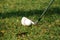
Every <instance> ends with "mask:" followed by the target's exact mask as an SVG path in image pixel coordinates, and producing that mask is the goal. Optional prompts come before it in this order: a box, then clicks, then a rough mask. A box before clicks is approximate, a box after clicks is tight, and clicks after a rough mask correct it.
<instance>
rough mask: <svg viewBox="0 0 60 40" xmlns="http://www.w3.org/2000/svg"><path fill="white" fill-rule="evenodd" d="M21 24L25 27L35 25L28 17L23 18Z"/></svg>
mask: <svg viewBox="0 0 60 40" xmlns="http://www.w3.org/2000/svg"><path fill="white" fill-rule="evenodd" d="M21 24H22V25H23V26H30V25H32V24H33V25H34V24H35V23H34V22H33V21H31V20H30V19H28V18H26V17H22V19H21Z"/></svg>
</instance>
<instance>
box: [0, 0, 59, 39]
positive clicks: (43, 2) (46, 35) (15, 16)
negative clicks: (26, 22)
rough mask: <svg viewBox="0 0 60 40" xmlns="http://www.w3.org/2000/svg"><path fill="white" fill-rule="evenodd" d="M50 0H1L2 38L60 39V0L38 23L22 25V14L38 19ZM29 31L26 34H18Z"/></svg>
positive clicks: (0, 29)
mask: <svg viewBox="0 0 60 40" xmlns="http://www.w3.org/2000/svg"><path fill="white" fill-rule="evenodd" d="M49 1H50V0H0V40H60V0H55V1H54V3H53V5H52V6H51V7H50V9H49V10H48V11H47V12H46V14H45V16H44V17H43V18H42V19H41V21H40V22H39V23H38V24H37V25H35V26H34V25H32V26H30V27H26V26H22V25H21V22H20V21H21V18H22V16H26V17H27V18H29V19H31V20H33V21H36V20H37V19H38V17H40V15H41V14H42V12H43V11H44V9H45V8H46V6H47V5H48V3H49ZM22 32H27V34H25V35H22V36H21V35H17V34H20V33H22Z"/></svg>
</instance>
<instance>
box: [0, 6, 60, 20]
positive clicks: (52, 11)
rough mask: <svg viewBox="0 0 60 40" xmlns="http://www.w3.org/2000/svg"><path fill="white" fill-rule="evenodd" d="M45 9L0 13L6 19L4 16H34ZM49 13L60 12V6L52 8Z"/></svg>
mask: <svg viewBox="0 0 60 40" xmlns="http://www.w3.org/2000/svg"><path fill="white" fill-rule="evenodd" d="M42 12H43V10H30V11H23V10H21V11H13V12H9V13H8V12H7V13H0V18H2V19H4V18H6V17H7V18H10V17H18V16H21V17H22V16H26V17H29V16H33V15H37V16H40V15H41V14H42ZM47 13H48V15H51V14H54V13H57V14H60V8H58V7H56V8H51V9H49V10H48V11H47Z"/></svg>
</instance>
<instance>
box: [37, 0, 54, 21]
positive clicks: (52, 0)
mask: <svg viewBox="0 0 60 40" xmlns="http://www.w3.org/2000/svg"><path fill="white" fill-rule="evenodd" d="M53 2H54V0H51V1H50V3H49V5H48V6H47V8H46V9H45V10H44V11H43V13H42V15H41V16H40V18H39V19H38V21H37V22H39V21H40V20H41V18H42V17H43V16H44V14H45V13H46V12H47V10H48V9H49V7H50V6H51V5H52V3H53Z"/></svg>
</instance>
